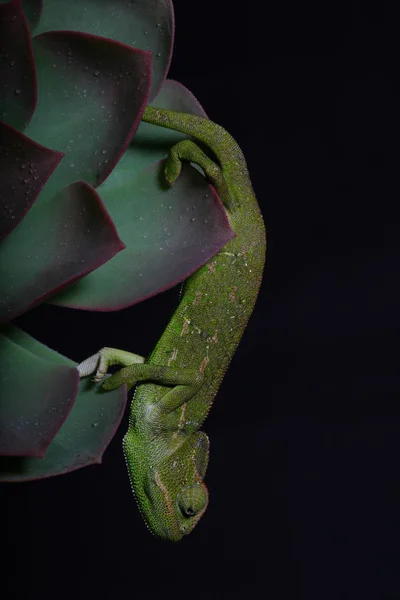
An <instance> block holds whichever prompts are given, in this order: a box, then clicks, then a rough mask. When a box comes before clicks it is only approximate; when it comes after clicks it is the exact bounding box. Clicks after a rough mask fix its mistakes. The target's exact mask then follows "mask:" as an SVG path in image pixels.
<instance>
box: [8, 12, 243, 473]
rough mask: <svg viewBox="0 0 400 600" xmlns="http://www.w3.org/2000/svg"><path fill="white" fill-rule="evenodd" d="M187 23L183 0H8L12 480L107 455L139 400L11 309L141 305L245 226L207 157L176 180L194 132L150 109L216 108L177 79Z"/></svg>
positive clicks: (102, 308)
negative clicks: (83, 371) (177, 149)
mask: <svg viewBox="0 0 400 600" xmlns="http://www.w3.org/2000/svg"><path fill="white" fill-rule="evenodd" d="M173 36H174V14H173V7H172V4H171V2H170V0H131V1H130V2H128V1H127V0H123V1H122V0H119V1H115V2H113V3H112V7H110V4H109V3H107V2H105V1H104V0H79V1H77V0H76V1H72V2H71V1H69V2H66V1H65V0H48V1H46V0H45V1H43V2H41V1H40V0H10V1H6V2H5V1H4V0H0V219H1V220H0V240H1V242H0V281H1V289H0V364H1V376H0V481H24V480H29V479H36V478H41V477H49V476H53V475H58V474H62V473H65V472H68V471H71V470H74V469H77V468H80V467H84V466H87V465H90V464H93V463H99V462H101V457H102V454H103V452H104V450H105V449H106V447H107V446H108V444H109V442H110V440H111V439H112V437H113V435H114V433H115V431H116V429H117V428H118V425H119V423H120V420H121V418H122V414H123V412H124V408H125V404H126V391H125V388H124V387H121V388H119V389H117V390H115V391H113V392H104V391H102V390H101V388H99V386H98V385H95V384H93V383H91V382H88V381H85V380H84V381H79V378H78V372H77V369H76V368H75V367H76V363H75V362H74V361H73V360H71V359H69V358H67V357H65V356H62V355H60V354H58V353H57V352H55V351H54V350H51V349H50V348H48V347H47V346H45V345H44V344H42V343H41V342H40V341H38V340H35V339H34V338H32V337H31V336H30V335H28V334H27V333H25V332H24V331H22V330H21V329H19V328H18V327H16V326H15V325H14V324H13V323H12V320H13V319H14V318H16V317H17V316H19V315H21V314H22V313H23V312H25V311H27V310H30V309H32V308H33V307H35V306H36V305H38V304H39V303H42V302H50V303H53V304H57V305H60V306H64V307H69V308H79V309H85V310H95V311H111V310H118V309H120V308H124V307H127V306H130V305H133V304H135V303H137V302H140V301H141V300H144V299H146V298H148V297H150V296H152V295H155V294H157V293H159V292H161V291H163V290H165V289H168V288H170V287H172V286H173V285H175V284H177V283H179V282H180V281H182V280H184V279H186V278H187V276H188V275H189V274H190V273H192V272H194V271H195V270H196V269H198V268H199V267H200V266H202V265H203V264H204V263H205V262H206V261H207V260H209V259H210V258H211V257H212V256H213V255H214V254H215V253H216V252H218V250H219V249H220V248H221V247H222V246H223V245H224V244H225V243H226V242H227V241H228V240H229V239H230V238H231V237H232V235H233V234H232V231H231V230H230V228H229V225H228V223H227V221H226V218H225V213H224V210H223V208H222V205H221V202H220V201H219V198H218V197H217V195H216V193H215V190H214V189H213V188H212V187H210V185H209V184H208V183H207V181H206V180H205V178H204V176H203V174H202V173H201V172H200V171H199V170H198V169H195V168H193V167H191V166H189V165H188V166H187V167H186V168H185V169H184V170H183V173H182V176H181V177H180V178H179V180H178V181H177V182H176V184H175V186H174V187H173V188H168V186H166V185H165V184H164V183H163V180H162V177H161V171H162V163H163V159H164V157H165V156H166V155H167V153H168V150H169V148H170V147H171V146H173V145H174V144H175V143H176V142H177V141H179V140H181V139H183V138H184V136H183V135H181V134H179V133H176V132H173V131H169V130H165V129H163V128H157V127H155V126H154V125H150V124H147V123H141V122H140V121H141V115H142V112H143V110H144V108H145V106H146V105H147V104H148V103H149V104H153V105H155V106H159V107H162V108H170V109H173V110H178V111H181V112H188V113H193V114H199V115H202V116H206V115H205V113H204V111H203V109H202V107H201V106H200V104H199V103H198V102H197V100H196V99H195V98H194V96H193V95H192V94H191V93H190V92H189V91H188V90H187V89H186V88H185V87H184V86H182V85H180V84H179V83H177V82H174V81H171V80H168V79H166V76H167V72H168V69H169V65H170V60H171V56H172V48H173Z"/></svg>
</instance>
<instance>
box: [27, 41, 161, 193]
mask: <svg viewBox="0 0 400 600" xmlns="http://www.w3.org/2000/svg"><path fill="white" fill-rule="evenodd" d="M33 48H34V53H35V61H36V68H37V74H38V89H39V95H38V102H37V106H36V110H35V113H34V115H33V118H32V120H31V122H30V124H29V127H28V129H27V130H26V132H25V133H26V135H28V136H29V137H31V138H32V139H34V140H35V141H37V142H39V143H41V144H43V145H44V146H47V147H50V148H54V149H56V150H59V151H61V152H64V153H65V159H64V160H63V161H62V162H61V163H60V165H59V166H58V168H57V169H56V171H55V172H54V173H53V175H52V176H51V177H50V179H49V181H48V182H47V184H46V186H45V187H44V189H43V191H42V193H41V195H40V198H39V202H44V201H45V200H46V199H49V198H51V197H52V196H53V195H54V193H56V192H58V191H59V190H60V189H61V188H63V187H65V186H66V185H68V184H70V183H71V182H72V181H76V180H79V179H82V180H84V181H87V182H88V183H90V184H91V185H93V186H95V187H96V186H97V185H99V184H100V183H101V182H102V181H103V180H104V179H105V178H106V177H107V175H108V174H109V173H110V172H111V171H112V169H113V168H114V166H115V164H116V163H117V161H118V159H119V158H120V156H121V154H122V153H123V152H124V150H125V149H126V147H127V146H128V144H129V143H130V141H131V139H132V136H133V135H134V133H135V131H136V129H137V127H138V125H139V123H140V119H141V115H142V112H143V110H144V108H145V106H146V103H147V99H148V94H149V89H150V80H151V56H150V53H149V52H145V51H143V50H138V49H134V48H131V47H129V46H125V45H123V44H120V43H118V42H114V41H111V40H107V39H104V38H100V37H96V36H93V35H87V34H83V33H78V32H74V31H63V32H61V31H57V32H49V33H44V34H42V35H40V36H36V37H34V39H33Z"/></svg>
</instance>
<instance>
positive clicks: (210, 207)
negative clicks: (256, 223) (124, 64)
mask: <svg viewBox="0 0 400 600" xmlns="http://www.w3.org/2000/svg"><path fill="white" fill-rule="evenodd" d="M154 104H155V105H157V106H159V107H161V108H170V109H171V110H181V111H184V112H190V113H192V114H198V115H200V116H206V115H205V113H204V110H203V109H202V107H201V106H200V104H199V103H198V101H197V100H196V98H195V97H194V96H193V95H192V94H191V93H190V92H189V91H188V90H187V89H186V88H185V87H184V86H182V85H181V84H178V83H177V82H175V81H166V83H165V84H164V86H163V89H162V91H161V93H160V94H159V96H158V97H157V98H156V100H155V101H154ZM184 137H185V136H184V135H182V134H180V133H177V132H174V131H171V130H168V129H163V128H162V127H156V126H154V125H150V124H148V123H141V124H140V127H139V130H138V132H137V135H136V136H135V138H134V141H133V142H132V144H131V145H130V147H129V148H128V150H127V151H126V152H125V154H124V156H123V157H122V159H121V160H120V161H119V163H118V165H117V166H116V168H115V169H114V171H113V172H112V173H111V175H110V176H109V177H108V178H107V180H106V181H105V182H104V183H103V184H102V185H101V186H100V187H99V188H98V190H97V191H98V192H99V194H100V195H101V197H102V199H103V201H104V203H105V205H106V206H107V209H108V210H109V212H110V215H111V217H112V219H113V221H114V223H115V224H116V227H117V230H118V232H119V233H120V235H121V238H122V240H123V241H124V243H125V245H126V249H125V251H124V252H121V253H120V254H119V255H118V256H115V257H114V258H113V259H112V260H110V261H109V262H108V263H107V264H105V265H103V266H102V267H101V268H99V269H96V271H93V272H92V273H90V275H88V276H86V277H84V278H82V279H80V280H79V281H78V282H76V283H75V284H74V285H72V286H70V287H69V288H67V289H66V290H64V291H62V292H61V293H60V294H58V295H56V296H52V297H51V300H50V302H51V303H52V304H59V305H62V306H69V307H72V308H84V309H87V310H103V311H106V310H118V309H120V308H124V307H126V306H130V305H132V304H135V303H138V302H140V301H142V300H144V299H145V298H148V297H149V296H153V295H155V294H157V293H159V292H161V291H163V290H165V289H168V288H170V287H172V286H173V285H175V284H177V283H179V282H181V281H182V280H184V279H186V278H187V277H188V276H189V275H190V274H191V273H192V272H193V271H195V270H196V269H198V268H199V267H200V266H202V265H203V264H204V263H205V262H207V260H209V259H210V258H211V257H212V256H213V255H214V254H215V253H216V252H218V250H220V248H221V247H222V246H224V245H225V244H226V243H227V242H228V241H229V240H230V239H231V238H232V236H233V232H232V230H231V229H230V227H229V223H228V221H227V219H226V215H225V210H224V208H223V207H222V205H221V202H220V201H219V199H218V197H217V196H216V193H215V191H214V190H213V188H212V187H211V186H209V185H208V183H207V182H206V181H205V179H204V177H202V176H201V175H200V174H199V173H198V172H197V171H196V170H195V169H192V168H191V167H189V166H187V167H186V168H184V169H183V172H182V175H181V177H180V178H179V179H178V180H177V181H176V182H175V185H174V186H173V188H172V189H171V188H168V187H167V186H166V185H165V184H163V175H162V162H160V161H159V159H160V158H162V157H165V156H167V154H168V151H169V149H170V148H171V147H172V146H173V145H174V144H175V143H177V142H179V141H180V140H182V139H184Z"/></svg>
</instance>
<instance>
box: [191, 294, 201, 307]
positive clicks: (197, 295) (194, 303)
mask: <svg viewBox="0 0 400 600" xmlns="http://www.w3.org/2000/svg"><path fill="white" fill-rule="evenodd" d="M202 295H203V292H196V296H195V299H194V300H193V306H196V304H199V302H200V298H201V297H202Z"/></svg>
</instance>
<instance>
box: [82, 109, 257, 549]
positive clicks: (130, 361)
mask: <svg viewBox="0 0 400 600" xmlns="http://www.w3.org/2000/svg"><path fill="white" fill-rule="evenodd" d="M143 120H144V121H147V122H148V123H153V124H156V125H160V126H162V127H168V128H170V129H175V130H177V131H180V132H182V133H185V134H188V135H191V136H192V137H194V138H196V139H198V140H200V141H201V142H203V143H205V144H206V145H207V146H208V147H209V148H210V149H211V150H212V151H213V153H214V154H215V156H216V158H217V160H218V162H219V164H220V167H219V166H218V165H216V164H215V163H214V162H213V161H211V160H210V159H209V158H208V157H206V155H205V154H204V153H203V152H202V151H201V150H200V148H199V147H198V146H197V145H196V144H194V143H193V142H191V141H188V140H186V141H183V142H180V143H179V144H177V145H176V146H174V148H172V149H171V153H170V156H169V159H168V160H167V163H166V168H165V174H166V178H167V180H168V181H169V182H170V183H171V184H172V183H173V182H174V181H175V179H176V178H177V177H178V176H179V173H180V168H181V160H189V161H191V162H194V163H197V164H199V165H200V166H201V167H202V168H203V170H204V172H205V173H206V176H207V177H208V178H209V179H210V181H211V182H212V183H213V185H214V187H215V188H216V190H217V192H218V193H219V195H220V197H221V199H222V201H223V202H224V204H225V207H226V210H227V216H228V219H229V223H230V225H231V227H232V229H233V231H234V232H235V234H236V237H235V238H234V239H232V240H231V241H230V242H229V243H228V244H226V246H225V247H224V248H223V249H222V250H221V251H220V252H219V253H218V254H217V255H216V256H214V257H213V258H212V259H211V260H210V261H209V262H208V263H206V264H205V265H204V266H203V267H202V268H200V269H199V270H198V271H197V272H196V273H194V275H192V276H191V277H189V279H188V280H187V281H186V282H185V284H184V286H183V291H182V295H181V300H180V303H179V306H178V308H177V309H176V311H175V313H174V315H173V316H172V318H171V320H170V322H169V324H168V326H167V328H166V330H165V331H164V333H163V335H162V336H161V338H160V340H159V342H158V343H157V345H156V347H155V348H154V351H153V352H152V353H151V355H150V357H149V358H148V359H147V360H146V361H144V359H141V358H140V357H138V356H137V355H129V353H123V352H121V351H118V350H113V349H103V350H102V351H100V353H98V354H97V355H94V357H91V359H87V361H84V363H82V365H85V366H84V367H82V368H81V376H84V375H87V374H89V373H91V372H93V371H94V370H95V367H96V365H97V364H98V358H99V356H101V357H102V358H101V360H102V367H101V368H100V369H99V368H98V370H97V375H96V378H97V380H99V379H101V377H103V376H104V374H105V372H106V370H107V366H108V365H110V364H115V363H118V364H121V365H130V366H125V368H124V369H121V370H120V371H119V372H118V373H116V374H115V375H113V376H112V377H110V378H109V379H107V380H106V381H105V382H104V383H103V387H105V388H106V389H114V388H115V387H118V386H119V385H121V384H122V383H127V384H128V388H131V387H132V386H133V385H135V384H136V383H137V382H141V381H147V382H149V383H140V384H139V385H138V386H137V388H136V393H135V396H134V401H133V403H132V407H131V413H130V422H129V429H128V432H127V433H126V435H125V437H124V441H123V447H124V453H125V458H126V463H127V466H128V470H129V474H130V480H131V484H132V488H133V490H134V494H135V496H136V499H137V502H138V504H139V508H140V510H141V512H142V515H143V517H144V519H145V521H146V523H147V525H148V527H149V529H150V530H151V531H152V532H153V533H154V534H155V535H157V536H159V537H161V538H165V539H169V540H174V541H177V540H179V539H181V537H182V536H183V535H186V534H188V533H190V531H192V530H193V528H194V526H195V525H196V524H197V522H198V521H199V519H200V518H201V516H202V514H203V513H204V511H205V509H206V507H207V502H208V492H207V488H206V486H205V484H204V482H203V478H204V475H205V472H206V469H207V462H208V449H209V442H208V438H207V436H206V434H205V433H203V432H199V428H200V427H201V425H202V423H203V422H204V420H205V418H206V416H207V414H208V411H209V410H210V407H211V405H212V402H213V400H214V397H215V395H216V393H217V391H218V388H219V386H220V383H221V380H222V378H223V376H224V374H225V372H226V370H227V368H228V365H229V362H230V360H231V358H232V356H233V354H234V352H235V350H236V347H237V345H238V343H239V341H240V338H241V337H242V335H243V332H244V330H245V327H246V325H247V322H248V319H249V317H250V315H251V313H252V310H253V307H254V304H255V301H256V298H257V294H258V290H259V287H260V283H261V278H262V272H263V267H264V260H265V251H266V238H265V228H264V224H263V220H262V216H261V214H260V210H259V207H258V204H257V200H256V198H255V195H254V192H253V188H252V185H251V182H250V179H249V175H248V172H247V168H246V163H245V159H244V157H243V154H242V152H241V150H240V148H239V146H238V145H237V143H236V142H235V140H234V139H233V138H232V137H231V136H230V135H229V134H228V133H227V132H226V131H225V130H224V129H223V128H222V127H220V126H219V125H216V124H215V123H213V122H212V121H209V120H207V119H204V118H201V117H197V116H194V115H188V114H182V113H175V112H172V111H167V110H163V109H156V108H151V107H147V108H146V110H145V112H144V116H143ZM142 360H143V361H144V363H143V362H141V361H142ZM90 361H91V362H90ZM89 362H90V365H89ZM86 363H87V364H86ZM88 365H89V367H88ZM171 386H173V387H171Z"/></svg>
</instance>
